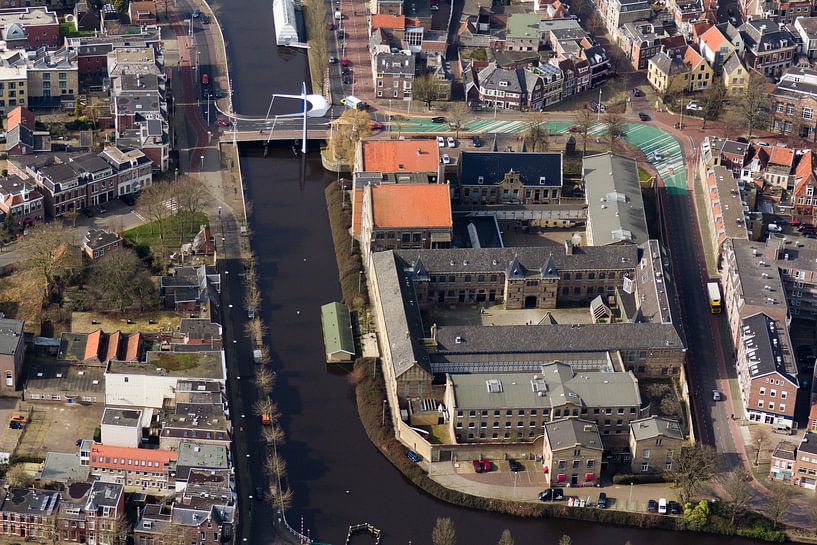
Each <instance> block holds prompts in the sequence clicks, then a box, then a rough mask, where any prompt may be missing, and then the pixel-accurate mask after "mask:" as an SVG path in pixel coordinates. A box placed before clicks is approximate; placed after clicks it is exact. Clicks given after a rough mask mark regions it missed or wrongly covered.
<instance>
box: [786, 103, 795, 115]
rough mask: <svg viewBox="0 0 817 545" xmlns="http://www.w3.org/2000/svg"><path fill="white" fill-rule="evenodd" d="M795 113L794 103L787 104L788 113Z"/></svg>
mask: <svg viewBox="0 0 817 545" xmlns="http://www.w3.org/2000/svg"><path fill="white" fill-rule="evenodd" d="M793 113H794V104H786V115H791V114H793Z"/></svg>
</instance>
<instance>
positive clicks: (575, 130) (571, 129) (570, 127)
mask: <svg viewBox="0 0 817 545" xmlns="http://www.w3.org/2000/svg"><path fill="white" fill-rule="evenodd" d="M567 132H579V127H577V126H576V125H571V126H569V127H568V128H567Z"/></svg>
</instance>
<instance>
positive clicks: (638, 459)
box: [630, 416, 688, 475]
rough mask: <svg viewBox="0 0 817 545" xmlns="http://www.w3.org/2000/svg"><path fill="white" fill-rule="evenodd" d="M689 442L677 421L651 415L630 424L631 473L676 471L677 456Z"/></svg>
mask: <svg viewBox="0 0 817 545" xmlns="http://www.w3.org/2000/svg"><path fill="white" fill-rule="evenodd" d="M687 444H688V442H687V440H686V439H685V438H684V433H683V431H682V430H681V424H680V423H679V422H678V421H677V420H672V419H669V418H663V417H661V416H650V417H647V418H642V419H639V420H633V421H632V422H630V454H631V456H632V464H631V471H632V473H633V474H634V475H637V474H639V473H665V472H667V471H672V470H673V469H675V468H674V467H673V465H672V464H673V460H674V459H675V455H676V454H677V453H678V451H679V450H681V448H682V447H683V446H684V445H687Z"/></svg>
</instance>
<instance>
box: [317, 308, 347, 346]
mask: <svg viewBox="0 0 817 545" xmlns="http://www.w3.org/2000/svg"><path fill="white" fill-rule="evenodd" d="M321 325H322V326H323V344H324V346H325V348H326V354H327V355H332V354H338V353H341V352H345V353H346V354H349V355H351V356H354V355H355V339H354V335H353V334H352V320H351V317H350V315H349V307H347V306H346V305H344V304H341V303H327V304H325V305H323V306H322V307H321Z"/></svg>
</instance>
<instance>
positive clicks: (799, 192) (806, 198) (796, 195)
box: [792, 150, 817, 225]
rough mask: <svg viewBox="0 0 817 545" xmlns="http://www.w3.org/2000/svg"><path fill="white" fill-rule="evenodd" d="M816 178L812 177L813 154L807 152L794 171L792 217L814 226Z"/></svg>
mask: <svg viewBox="0 0 817 545" xmlns="http://www.w3.org/2000/svg"><path fill="white" fill-rule="evenodd" d="M816 205H817V178H815V175H814V152H813V151H811V150H807V151H806V152H805V153H803V154H802V155H801V156H800V161H799V162H798V163H797V168H796V169H795V171H794V191H793V192H792V217H793V218H794V219H796V220H798V221H801V222H803V223H808V224H811V225H814V224H815V223H817V222H815V219H817V218H815V210H817V206H816Z"/></svg>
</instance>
